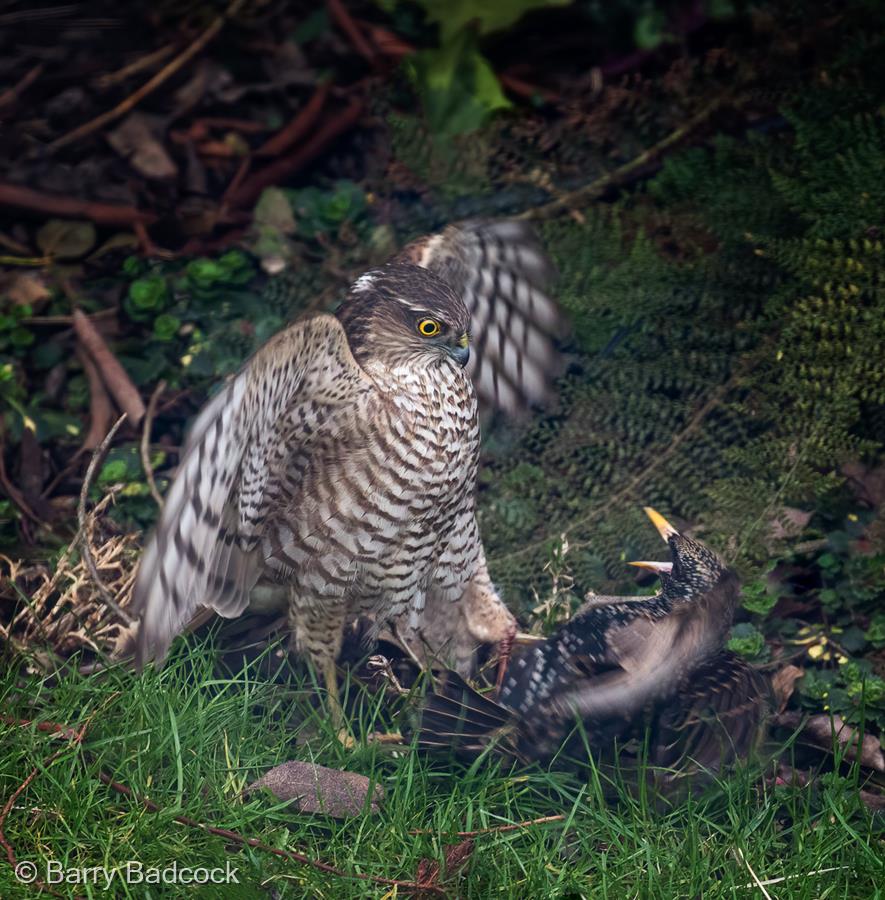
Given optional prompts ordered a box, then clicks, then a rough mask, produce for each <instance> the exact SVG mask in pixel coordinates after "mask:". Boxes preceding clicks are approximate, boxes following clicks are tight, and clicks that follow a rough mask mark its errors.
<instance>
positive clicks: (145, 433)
mask: <svg viewBox="0 0 885 900" xmlns="http://www.w3.org/2000/svg"><path fill="white" fill-rule="evenodd" d="M165 390H166V382H165V381H160V382H159V384H157V386H156V387H155V388H154V392H153V393H152V394H151V399H150V400H149V401H148V405H147V412H146V413H145V416H144V427H143V428H142V430H141V467H142V468H143V469H144V474H145V477H146V478H147V483H148V487H149V488H150V489H151V496H152V497H153V498H154V500H156V501H157V506H159V507H160V508H161V509H162V507H163V497H162V496H161V495H160V492H159V491H158V490H157V482H156V481H155V480H154V467H153V466H152V465H151V427H152V426H153V424H154V416H155V415H156V412H157V403H158V402H159V400H160V396H161V395H162V393H163V391H165Z"/></svg>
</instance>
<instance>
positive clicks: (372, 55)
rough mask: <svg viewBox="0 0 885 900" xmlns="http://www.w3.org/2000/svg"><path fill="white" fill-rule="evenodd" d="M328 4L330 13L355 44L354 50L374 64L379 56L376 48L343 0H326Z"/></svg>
mask: <svg viewBox="0 0 885 900" xmlns="http://www.w3.org/2000/svg"><path fill="white" fill-rule="evenodd" d="M326 5H327V6H328V8H329V15H330V16H331V17H332V19H334V21H335V24H336V25H338V27H339V28H340V29H341V30H342V31H343V32H344V33H345V34H346V35H347V37H348V40H349V41H350V43H351V44H353V48H354V50H356V52H357V53H359V55H360V56H362V57H363V58H364V59H365V60H366V61H367V62H369V63H370V64H371V65H374V64H375V61H376V58H377V53H376V51H375V48H374V47H373V46H372V45H371V44H370V43H369V41H367V40H366V38H365V37H364V36H363V33H362V32H361V31H360V30H359V27H358V26H357V24H356V22H354V21H353V17H352V16H351V15H350V13H349V12H348V11H347V8H346V7H345V6H344V3H343V2H342V0H326Z"/></svg>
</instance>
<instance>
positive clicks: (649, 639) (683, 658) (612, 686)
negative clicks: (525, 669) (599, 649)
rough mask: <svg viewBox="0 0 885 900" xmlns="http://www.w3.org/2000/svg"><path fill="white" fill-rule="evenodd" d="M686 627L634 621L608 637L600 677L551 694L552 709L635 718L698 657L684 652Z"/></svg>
mask: <svg viewBox="0 0 885 900" xmlns="http://www.w3.org/2000/svg"><path fill="white" fill-rule="evenodd" d="M684 631H685V629H684V623H682V622H680V621H679V620H678V619H676V618H674V617H667V618H663V619H658V620H649V619H634V620H632V621H630V622H627V623H625V624H624V625H621V626H618V625H615V626H612V627H610V628H609V629H608V632H607V634H606V644H607V648H606V661H607V662H608V663H609V665H610V666H611V668H610V669H608V670H607V671H601V672H600V673H599V674H598V675H595V676H591V677H587V678H580V679H576V680H574V681H573V682H572V683H571V684H569V683H563V684H562V685H561V687H560V688H559V689H558V690H556V691H554V692H552V696H551V698H550V709H551V712H552V713H553V714H555V715H556V716H558V717H566V716H569V715H578V716H580V717H581V718H583V719H597V720H601V719H607V718H611V717H616V718H617V717H623V718H630V717H632V716H633V715H635V714H637V713H638V712H640V711H641V710H642V709H643V708H644V707H645V706H647V705H648V704H649V703H650V702H652V701H654V700H656V699H659V698H661V697H664V696H666V695H667V694H668V693H671V692H672V691H673V690H674V688H675V685H676V684H677V683H678V681H679V679H680V678H681V677H682V675H683V674H684V672H685V668H686V666H687V665H689V664H690V662H693V661H694V658H693V657H691V656H690V655H688V654H686V653H685V649H686V643H692V641H690V640H687V637H688V636H687V635H686V634H685V633H684Z"/></svg>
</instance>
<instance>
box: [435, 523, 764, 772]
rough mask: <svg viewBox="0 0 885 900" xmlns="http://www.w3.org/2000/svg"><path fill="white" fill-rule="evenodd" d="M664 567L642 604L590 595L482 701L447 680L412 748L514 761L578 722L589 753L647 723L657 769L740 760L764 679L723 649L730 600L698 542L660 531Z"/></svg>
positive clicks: (757, 719) (724, 571)
mask: <svg viewBox="0 0 885 900" xmlns="http://www.w3.org/2000/svg"><path fill="white" fill-rule="evenodd" d="M667 540H668V544H669V547H670V552H671V556H672V570H671V571H669V572H662V573H661V588H660V590H659V591H658V593H657V594H655V595H654V596H653V597H648V598H628V597H601V596H597V595H589V596H588V598H587V601H586V602H585V604H584V605H583V606H582V607H581V608H580V609H579V610H578V611H577V613H576V614H575V615H574V616H573V617H572V618H571V619H570V620H569V621H568V622H566V623H565V624H563V625H562V626H560V628H559V629H558V630H557V631H556V632H555V633H554V634H552V635H551V636H550V637H549V638H547V639H546V640H545V641H544V642H542V643H539V644H537V645H534V646H531V647H527V648H522V650H521V652H519V653H517V654H515V656H514V658H513V660H512V661H511V665H510V669H509V671H508V674H507V677H506V678H505V680H504V682H503V684H502V689H501V692H500V696H499V697H498V698H497V699H496V700H492V699H491V698H490V697H488V696H483V695H481V694H479V693H477V692H476V691H475V690H474V689H473V688H472V687H471V686H470V685H469V684H467V683H466V682H465V681H464V680H463V679H461V678H460V677H457V676H453V675H451V674H449V673H446V674H445V675H444V676H443V677H442V678H441V679H439V681H438V683H437V686H436V689H435V691H434V693H432V694H431V695H429V696H428V698H427V700H426V702H425V707H424V710H423V713H422V722H421V730H420V733H419V744H421V745H423V746H425V747H428V748H429V747H436V748H440V747H445V746H448V747H450V748H451V747H454V748H455V749H456V750H457V751H458V752H463V753H468V754H470V753H476V752H478V751H480V750H482V749H483V748H484V747H486V746H488V744H489V743H490V742H491V741H497V742H498V743H499V746H501V747H502V748H503V749H506V750H507V751H509V752H511V753H513V754H514V755H516V756H517V757H519V758H522V759H523V760H538V759H541V760H543V759H546V758H549V757H550V756H552V755H553V754H555V753H557V751H559V750H560V748H561V746H562V744H563V741H564V740H565V739H566V737H567V736H568V735H569V733H571V732H572V731H573V729H574V725H575V721H576V718H580V719H581V721H582V724H583V730H584V732H585V734H586V735H587V737H588V738H589V740H590V742H591V745H592V746H593V747H598V748H600V749H601V748H602V747H603V746H604V745H610V744H611V742H612V740H613V739H619V740H628V739H630V738H631V737H635V736H636V735H637V734H638V732H639V731H640V730H642V729H644V728H646V727H651V729H652V732H653V741H654V745H653V748H652V751H653V752H652V761H653V763H654V764H655V765H660V766H666V767H678V768H681V770H682V771H683V772H685V771H688V770H689V768H691V766H689V760H693V761H694V762H693V763H692V765H700V766H701V767H705V768H711V769H714V770H715V769H717V768H718V767H719V765H720V763H721V762H722V761H723V760H724V759H726V758H728V759H733V758H736V757H741V756H745V755H747V753H748V752H749V750H750V748H751V747H752V745H753V742H754V740H755V736H756V735H758V733H759V730H760V729H759V726H760V724H761V722H762V719H763V717H764V713H765V707H766V703H765V695H766V693H767V688H766V686H765V682H764V679H762V677H761V676H760V675H759V674H758V673H757V672H755V670H753V669H752V668H751V667H750V666H748V665H747V664H746V663H745V662H744V661H743V660H742V659H740V657H737V656H735V655H734V654H731V653H729V652H727V651H725V650H724V642H725V640H726V636H727V633H728V630H729V627H730V624H731V621H732V617H733V613H734V608H735V604H736V602H737V598H738V593H739V583H738V580H737V577H736V576H735V574H734V573H733V572H732V571H731V570H730V569H728V567H727V566H726V565H725V564H724V563H723V562H722V561H721V560H720V559H719V557H718V556H717V555H716V554H715V553H713V552H712V551H711V550H710V549H709V548H707V547H706V546H705V545H703V544H702V543H700V542H698V541H695V540H692V539H690V538H687V537H684V536H682V535H680V534H678V533H676V532H675V531H674V532H672V533H670V534H669V535H668V538H667Z"/></svg>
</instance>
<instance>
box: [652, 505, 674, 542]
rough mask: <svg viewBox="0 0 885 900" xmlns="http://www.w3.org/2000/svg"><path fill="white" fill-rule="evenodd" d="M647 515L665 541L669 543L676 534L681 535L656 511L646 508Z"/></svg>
mask: <svg viewBox="0 0 885 900" xmlns="http://www.w3.org/2000/svg"><path fill="white" fill-rule="evenodd" d="M645 514H646V515H647V516H648V517H649V519H651V523H652V525H654V526H655V528H657V529H658V534H660V536H661V537H662V538H663V539H664V540H665V541H669V540H670V538H671V537H672V536H673V535H674V534H679V532H678V531H677V530H676V529H675V528H674V527H673V526H672V525H671V524H670V523H669V522H668V521H667V520H666V519H665V518H664V517H663V516H662V515H661V514H660V513H659V512H658V511H657V510H656V509H652V508H651V507H650V506H646V507H645Z"/></svg>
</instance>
